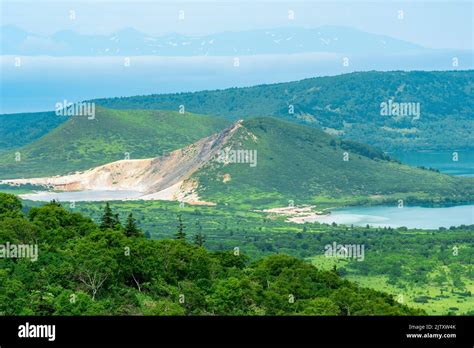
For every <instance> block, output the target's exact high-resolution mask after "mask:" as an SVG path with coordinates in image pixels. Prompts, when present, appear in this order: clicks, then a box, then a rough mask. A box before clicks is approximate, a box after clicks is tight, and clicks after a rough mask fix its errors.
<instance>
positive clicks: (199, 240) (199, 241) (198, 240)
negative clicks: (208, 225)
mask: <svg viewBox="0 0 474 348" xmlns="http://www.w3.org/2000/svg"><path fill="white" fill-rule="evenodd" d="M205 242H206V236H205V235H203V234H202V233H201V231H199V232H198V233H197V234H195V235H194V244H196V245H197V246H200V247H202V246H204V243H205Z"/></svg>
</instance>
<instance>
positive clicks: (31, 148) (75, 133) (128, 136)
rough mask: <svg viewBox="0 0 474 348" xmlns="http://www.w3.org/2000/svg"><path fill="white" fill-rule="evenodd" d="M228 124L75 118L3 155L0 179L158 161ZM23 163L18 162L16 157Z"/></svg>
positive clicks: (158, 114)
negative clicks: (142, 160) (127, 161)
mask: <svg viewBox="0 0 474 348" xmlns="http://www.w3.org/2000/svg"><path fill="white" fill-rule="evenodd" d="M227 124H228V121H226V120H223V119H220V118H216V117H207V116H201V115H194V114H191V113H185V114H180V113H178V112H173V111H156V110H153V111H152V110H145V111H144V110H132V111H123V110H109V109H105V108H101V107H98V108H97V109H96V115H95V119H91V120H89V119H88V118H87V117H72V118H71V119H69V120H68V121H66V122H65V123H63V124H61V125H60V126H58V127H57V128H55V129H54V130H52V131H51V132H49V133H48V134H46V135H44V136H43V137H41V138H40V139H38V140H36V141H35V142H33V143H31V144H28V145H25V146H23V147H21V148H19V149H15V150H10V151H8V152H5V153H3V154H1V155H0V178H16V177H39V176H50V175H60V174H66V173H68V172H71V171H75V170H85V169H88V168H91V167H94V166H97V165H101V164H104V163H109V162H113V161H117V160H121V159H124V158H125V156H126V153H128V154H129V156H130V159H138V158H147V157H157V156H161V155H163V153H164V152H168V151H171V150H175V149H178V148H181V147H184V146H186V145H189V144H190V143H193V142H195V141H196V140H198V139H201V138H203V137H205V136H208V135H210V134H213V133H216V132H218V131H220V130H221V129H223V128H224V127H225V126H226V125H227ZM17 151H18V152H20V154H21V161H18V162H17V161H15V152H17Z"/></svg>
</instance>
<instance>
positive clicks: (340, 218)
mask: <svg viewBox="0 0 474 348" xmlns="http://www.w3.org/2000/svg"><path fill="white" fill-rule="evenodd" d="M307 221H308V222H315V221H318V222H320V223H327V224H331V223H333V222H335V223H336V224H343V225H354V226H366V225H370V226H373V227H394V228H396V227H403V226H405V227H408V228H420V229H437V228H439V227H446V228H449V227H451V226H459V225H472V224H474V205H457V206H452V207H403V208H398V207H393V206H390V207H388V206H376V207H354V208H344V209H335V210H333V211H332V212H331V214H330V215H327V216H323V217H321V216H320V217H316V218H314V219H311V220H310V219H308V220H307Z"/></svg>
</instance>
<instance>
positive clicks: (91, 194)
mask: <svg viewBox="0 0 474 348" xmlns="http://www.w3.org/2000/svg"><path fill="white" fill-rule="evenodd" d="M143 194H144V193H143V192H138V191H127V190H119V191H94V190H89V191H77V192H48V191H39V192H35V193H27V194H23V195H20V197H21V198H22V199H27V200H30V201H45V202H49V201H52V200H53V199H54V200H56V201H59V202H81V201H88V202H97V201H117V200H126V199H136V198H138V197H140V196H143Z"/></svg>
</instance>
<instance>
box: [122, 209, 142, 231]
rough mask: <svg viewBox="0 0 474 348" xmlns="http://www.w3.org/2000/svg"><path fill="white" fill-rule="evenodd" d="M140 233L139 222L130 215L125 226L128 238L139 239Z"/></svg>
mask: <svg viewBox="0 0 474 348" xmlns="http://www.w3.org/2000/svg"><path fill="white" fill-rule="evenodd" d="M140 232H141V231H140V229H139V228H138V226H137V220H135V218H134V217H133V214H132V213H130V214H128V217H127V223H126V224H125V235H126V236H127V237H137V236H139V235H140Z"/></svg>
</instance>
